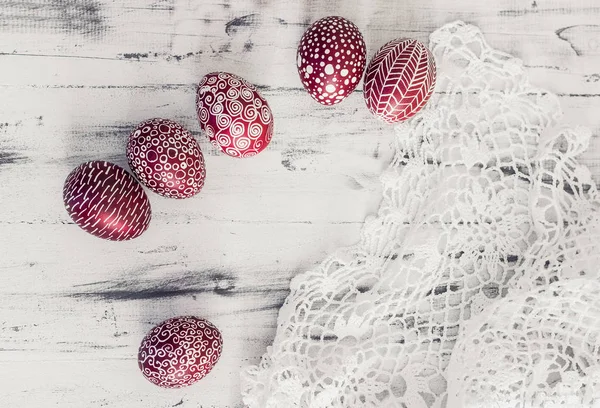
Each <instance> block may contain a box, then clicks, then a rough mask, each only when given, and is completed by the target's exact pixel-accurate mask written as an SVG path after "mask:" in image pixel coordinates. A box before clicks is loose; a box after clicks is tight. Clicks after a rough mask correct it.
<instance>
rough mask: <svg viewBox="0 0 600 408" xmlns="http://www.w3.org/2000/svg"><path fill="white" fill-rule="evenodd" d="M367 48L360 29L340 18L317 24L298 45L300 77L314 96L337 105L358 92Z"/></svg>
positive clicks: (336, 17)
mask: <svg viewBox="0 0 600 408" xmlns="http://www.w3.org/2000/svg"><path fill="white" fill-rule="evenodd" d="M366 55H367V48H366V45H365V41H364V39H363V36H362V34H361V33H360V31H359V29H358V27H357V26H356V25H354V23H352V22H351V21H349V20H347V19H345V18H343V17H338V16H330V17H325V18H322V19H320V20H318V21H316V22H314V23H313V24H312V25H311V26H310V27H309V28H308V29H307V30H306V31H305V32H304V35H302V38H301V39H300V43H299V44H298V51H297V55H296V58H297V63H298V74H299V75H300V80H301V81H302V84H303V85H304V88H305V89H306V90H307V91H308V93H309V94H310V96H311V97H312V98H313V99H314V100H315V101H317V102H319V103H320V104H322V105H334V104H336V103H339V102H341V101H343V100H344V99H345V98H347V97H348V95H350V94H351V93H352V91H354V89H355V88H356V86H357V85H358V83H359V82H360V79H361V78H362V75H363V72H364V69H365V64H366V60H367V56H366Z"/></svg>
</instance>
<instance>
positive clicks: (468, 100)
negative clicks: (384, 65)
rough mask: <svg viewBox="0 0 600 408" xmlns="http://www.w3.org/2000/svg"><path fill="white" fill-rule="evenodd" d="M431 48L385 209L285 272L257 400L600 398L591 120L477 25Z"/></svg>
mask: <svg viewBox="0 0 600 408" xmlns="http://www.w3.org/2000/svg"><path fill="white" fill-rule="evenodd" d="M430 49H431V51H432V52H433V54H434V56H435V58H436V61H437V65H438V85H437V92H436V95H435V96H434V98H432V100H431V101H430V103H429V104H428V105H427V107H426V108H425V109H424V110H423V112H422V113H421V114H420V115H418V116H417V117H415V118H414V119H412V120H410V121H408V122H406V123H404V124H402V125H400V126H398V127H397V128H396V130H397V137H396V142H397V151H396V156H395V159H394V161H393V163H392V164H391V166H390V168H389V170H388V171H387V172H386V173H385V174H384V175H383V176H382V183H383V187H384V189H383V191H384V193H383V200H382V203H381V208H380V209H379V212H378V214H377V217H371V218H370V219H368V220H367V221H366V222H365V226H364V229H363V231H362V236H361V240H360V243H359V244H357V245H356V246H354V247H352V248H349V249H345V250H341V251H339V252H338V253H336V254H335V255H333V256H331V257H330V258H329V259H327V260H326V261H324V262H323V263H322V264H321V265H320V266H319V267H318V268H316V269H315V270H313V271H310V272H307V273H304V274H302V275H300V276H298V277H296V278H294V279H293V280H292V283H291V285H290V286H291V293H290V295H289V297H288V298H287V300H286V302H285V304H284V306H283V307H282V308H281V311H280V314H279V319H278V329H277V335H276V337H275V340H274V343H273V345H272V347H270V348H269V349H268V350H267V353H266V354H265V355H264V357H263V359H262V361H261V363H260V365H259V366H255V367H250V368H248V369H247V370H246V371H245V372H244V373H243V375H242V377H243V389H242V394H243V399H244V402H245V403H246V404H247V405H248V406H249V407H250V408H259V407H260V408H281V407H286V408H287V407H310V408H318V407H319V408H320V407H323V408H326V407H327V408H329V407H406V408H425V407H427V408H431V407H451V408H454V407H500V408H504V407H523V408H524V407H582V406H600V402H599V401H600V388H599V386H600V369H599V367H600V365H599V363H600V361H599V360H600V349H599V346H600V298H599V296H600V283H598V275H597V273H596V271H597V270H598V265H600V248H599V247H600V239H599V238H600V222H599V212H598V209H599V205H600V201H599V199H598V193H597V191H596V187H595V185H594V183H593V182H592V179H591V175H590V173H589V171H588V170H587V169H586V168H585V167H583V166H581V165H580V164H579V163H578V162H577V156H578V155H579V154H580V153H581V152H583V151H584V150H585V149H586V147H587V144H588V140H589V133H587V132H586V131H585V130H584V129H569V128H564V127H557V125H559V123H560V121H561V111H560V106H559V103H558V100H557V98H556V97H555V96H553V95H551V94H549V93H547V92H545V91H543V90H541V89H538V88H536V87H534V86H532V85H531V84H530V83H529V80H528V79H527V77H526V75H525V73H524V70H523V67H522V64H521V61H519V60H517V59H515V58H513V57H511V56H510V55H507V54H504V53H501V52H498V51H496V50H493V49H491V48H490V47H489V46H488V45H487V43H486V42H485V40H484V38H483V36H482V34H481V32H480V31H479V30H478V29H477V28H476V27H474V26H471V25H466V24H464V23H461V22H456V23H452V24H449V25H446V26H444V27H442V28H441V29H439V30H437V31H436V32H434V33H433V34H432V35H431V41H430ZM594 404H595V405H594Z"/></svg>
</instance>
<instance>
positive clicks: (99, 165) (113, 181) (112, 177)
mask: <svg viewBox="0 0 600 408" xmlns="http://www.w3.org/2000/svg"><path fill="white" fill-rule="evenodd" d="M63 200H64V204H65V208H66V209H67V212H68V213H69V216H70V217H71V219H72V220H73V221H74V222H75V224H77V225H78V226H79V227H81V229H83V230H84V231H87V232H89V233H90V234H92V235H94V236H96V237H98V238H103V239H108V240H111V241H124V240H129V239H133V238H136V237H138V236H140V235H141V234H142V233H143V232H144V231H146V229H148V226H149V225H150V218H151V209H150V201H149V200H148V196H147V195H146V193H145V192H144V189H143V188H142V186H141V185H140V184H139V183H138V182H137V180H136V179H135V178H134V177H133V176H132V175H131V174H129V173H128V172H127V171H126V170H125V169H123V168H122V167H119V166H117V165H116V164H113V163H109V162H106V161H89V162H87V163H83V164H81V165H80V166H78V167H76V168H75V169H74V170H73V171H72V172H71V173H70V174H69V175H68V176H67V179H66V180H65V184H64V187H63Z"/></svg>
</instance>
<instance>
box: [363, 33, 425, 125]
mask: <svg viewBox="0 0 600 408" xmlns="http://www.w3.org/2000/svg"><path fill="white" fill-rule="evenodd" d="M435 81H436V66H435V59H434V58H433V55H432V54H431V52H430V51H429V50H428V49H427V47H425V45H424V44H423V43H421V42H420V41H417V40H413V39H397V40H392V41H390V42H388V43H387V44H385V45H384V46H383V47H381V49H380V50H379V51H377V53H376V54H375V56H374V57H373V58H372V59H371V62H369V65H368V67H367V70H366V72H365V81H364V90H363V95H364V98H365V102H366V104H367V108H368V109H369V111H371V113H372V114H373V115H375V116H377V117H378V118H380V119H382V120H383V121H385V122H387V123H397V122H402V121H405V120H407V119H410V118H411V117H413V116H414V115H416V114H417V113H418V112H419V111H420V110H421V109H422V108H423V107H424V106H425V104H426V103H427V101H428V100H429V98H430V97H431V95H432V94H433V91H434V88H435Z"/></svg>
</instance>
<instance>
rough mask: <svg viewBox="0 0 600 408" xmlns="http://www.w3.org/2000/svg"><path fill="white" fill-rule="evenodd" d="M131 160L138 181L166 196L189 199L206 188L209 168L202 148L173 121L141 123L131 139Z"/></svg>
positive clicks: (152, 120) (132, 133)
mask: <svg viewBox="0 0 600 408" xmlns="http://www.w3.org/2000/svg"><path fill="white" fill-rule="evenodd" d="M127 159H128V161H129V167H131V170H132V171H133V173H134V174H135V176H136V177H137V178H138V180H139V181H140V182H141V183H142V184H144V185H145V186H146V187H148V188H149V189H150V190H152V191H154V192H155V193H157V194H160V195H162V196H165V197H170V198H189V197H192V196H194V195H196V194H198V192H200V190H201V189H202V187H203V186H204V178H205V177H206V167H205V164H204V156H203V155H202V151H201V150H200V145H199V144H198V142H197V141H196V139H194V136H193V135H192V134H191V133H190V132H189V131H188V130H187V129H185V128H184V127H183V126H181V125H180V124H179V123H177V122H174V121H172V120H169V119H159V118H155V119H150V120H147V121H145V122H142V123H140V124H139V125H138V126H137V127H136V128H135V130H134V131H133V132H131V135H130V136H129V142H128V143H127Z"/></svg>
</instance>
